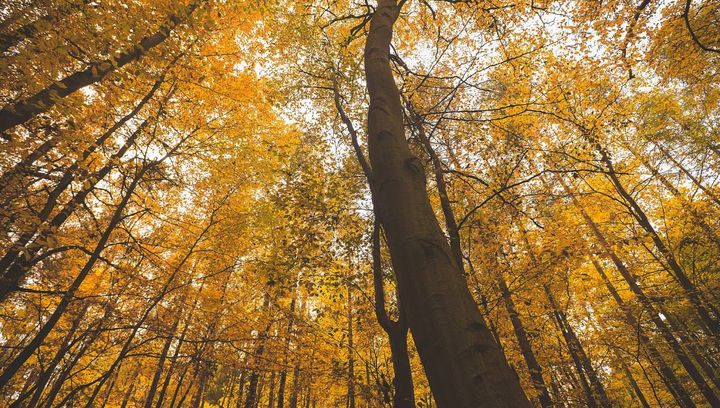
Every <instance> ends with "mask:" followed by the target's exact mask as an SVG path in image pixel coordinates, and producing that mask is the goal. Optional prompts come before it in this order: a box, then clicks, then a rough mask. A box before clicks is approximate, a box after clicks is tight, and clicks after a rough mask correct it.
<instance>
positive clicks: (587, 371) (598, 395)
mask: <svg viewBox="0 0 720 408" xmlns="http://www.w3.org/2000/svg"><path fill="white" fill-rule="evenodd" d="M544 289H545V294H546V295H547V298H548V301H549V302H550V306H551V307H552V310H553V315H554V316H555V319H556V321H557V324H558V326H559V328H560V331H561V333H562V335H563V337H564V338H565V342H566V343H567V346H568V350H569V351H570V355H571V357H572V358H573V361H574V362H575V365H576V368H577V369H578V375H579V376H580V379H581V383H582V385H583V388H584V389H585V392H586V394H587V396H588V403H589V404H590V405H591V406H593V407H596V406H600V407H603V408H604V407H611V406H612V403H611V402H610V398H608V396H607V393H606V392H605V387H603V385H602V382H601V381H600V378H599V377H598V375H597V372H596V371H595V368H594V367H593V366H592V363H591V362H590V358H589V357H588V356H587V353H586V352H585V348H584V347H583V346H582V343H580V340H579V339H578V337H577V334H575V330H574V329H573V328H572V326H571V325H570V323H569V322H568V320H567V316H566V315H565V312H564V311H563V310H562V309H560V307H559V305H558V304H557V302H556V301H555V297H554V296H553V294H552V292H551V291H550V288H549V287H548V286H547V285H544ZM585 378H587V381H589V384H588V383H587V382H586V380H585ZM598 404H599V405H598Z"/></svg>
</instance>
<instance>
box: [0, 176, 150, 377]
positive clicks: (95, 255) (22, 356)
mask: <svg viewBox="0 0 720 408" xmlns="http://www.w3.org/2000/svg"><path fill="white" fill-rule="evenodd" d="M148 168H149V167H147V166H146V167H143V169H142V170H141V171H140V172H139V173H138V174H137V175H136V176H135V178H134V179H133V181H132V183H131V184H130V186H129V187H128V188H127V191H126V192H125V195H124V196H123V199H122V200H121V201H120V203H119V204H118V206H117V207H116V208H115V212H114V213H113V216H112V218H111V219H110V222H109V224H108V226H107V228H105V232H104V233H103V235H102V237H101V238H100V240H99V241H98V243H97V245H96V246H95V249H94V250H93V252H92V254H91V255H90V258H89V259H88V261H87V262H86V263H85V266H84V267H83V269H82V270H81V271H80V273H79V274H78V276H77V277H76V278H75V280H74V281H73V283H72V284H71V285H70V287H69V288H68V289H67V291H66V292H65V294H64V295H63V297H62V299H61V300H60V303H58V305H57V307H56V308H55V311H54V312H53V313H52V315H50V317H49V318H48V320H47V321H46V322H45V323H44V324H43V326H42V327H41V328H40V331H39V332H38V333H37V334H36V335H35V337H34V338H33V339H32V340H31V341H30V343H28V345H27V346H25V347H24V348H23V349H22V351H20V353H19V354H18V355H17V356H16V357H15V358H14V359H13V360H12V362H10V363H9V364H8V365H7V367H5V369H4V370H3V372H2V374H0V388H3V387H4V386H5V385H6V384H7V383H8V381H10V379H11V378H12V377H13V376H14V375H15V373H16V372H17V371H18V370H19V369H20V367H21V366H22V365H23V364H24V363H25V361H27V359H28V358H30V356H31V355H32V354H33V353H34V352H35V350H37V348H38V347H40V345H41V344H42V342H43V341H44V340H45V338H46V337H47V335H48V334H49V333H50V331H51V330H52V329H53V327H55V324H56V323H57V322H58V320H60V316H62V314H63V313H64V312H65V309H67V307H68V305H69V304H70V302H71V301H72V299H73V298H74V296H75V292H76V291H77V290H78V288H79V287H80V285H81V284H82V282H83V281H84V280H85V277H86V276H87V275H88V273H90V271H91V270H92V268H93V266H94V265H95V262H97V260H98V259H99V258H100V254H101V253H102V251H103V250H104V249H105V244H107V241H108V240H109V239H110V235H111V234H112V232H113V231H114V230H115V227H116V226H117V225H118V224H119V223H120V221H121V220H122V218H123V212H124V210H125V206H126V205H127V203H128V202H129V201H130V197H132V195H133V192H134V191H135V188H136V187H137V185H138V184H139V183H140V180H141V179H142V176H143V174H144V173H145V171H147V169H148Z"/></svg>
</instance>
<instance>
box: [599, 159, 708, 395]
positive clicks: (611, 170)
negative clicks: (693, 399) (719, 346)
mask: <svg viewBox="0 0 720 408" xmlns="http://www.w3.org/2000/svg"><path fill="white" fill-rule="evenodd" d="M597 149H598V151H599V152H600V155H601V160H602V162H603V164H604V165H605V167H606V168H607V175H608V177H609V178H610V180H611V181H612V184H613V186H614V187H615V190H616V191H617V192H618V193H619V194H620V195H621V196H622V198H623V199H624V200H625V202H626V203H627V206H628V208H629V210H630V212H631V214H632V215H633V217H634V218H635V219H636V220H637V222H638V224H639V225H640V226H641V227H642V228H643V229H644V230H645V231H646V232H647V233H648V235H650V238H651V239H652V240H653V243H654V244H655V247H656V248H657V250H658V251H659V252H660V254H661V255H662V256H663V258H664V259H665V262H667V264H668V267H669V268H670V272H671V273H670V274H671V275H672V276H673V277H674V278H675V280H676V281H677V282H678V283H679V284H680V287H681V288H682V289H683V291H684V292H685V294H686V295H687V297H688V299H689V300H690V303H691V304H692V305H693V307H694V308H695V311H696V312H697V314H698V315H699V316H700V320H701V322H702V326H703V328H704V329H705V330H706V331H707V332H708V335H709V336H711V337H714V336H720V324H718V321H717V320H716V319H713V317H711V316H710V313H709V312H708V311H707V309H706V308H705V305H704V304H703V303H704V302H703V299H702V296H701V294H700V292H699V291H698V290H697V288H696V287H695V285H694V284H693V283H692V282H691V281H690V279H689V278H688V277H687V274H686V273H685V271H684V270H683V268H682V267H681V266H680V264H679V263H678V262H677V260H676V259H675V255H674V254H673V253H672V251H671V250H670V249H669V248H668V247H667V246H666V245H665V242H663V240H662V238H660V235H658V233H657V231H655V227H653V225H652V223H651V222H650V220H649V219H648V217H647V215H646V214H645V212H644V211H643V209H642V208H641V207H640V205H639V204H638V203H637V201H636V200H635V199H634V198H633V197H632V196H631V195H630V194H629V193H628V192H627V190H626V189H625V187H624V186H623V184H622V182H621V181H620V179H619V178H618V176H617V173H616V172H615V167H614V165H613V162H612V160H611V158H610V155H609V153H608V152H607V150H606V149H605V148H603V147H602V146H600V145H597ZM716 318H717V316H716ZM717 404H718V405H720V400H718V402H717Z"/></svg>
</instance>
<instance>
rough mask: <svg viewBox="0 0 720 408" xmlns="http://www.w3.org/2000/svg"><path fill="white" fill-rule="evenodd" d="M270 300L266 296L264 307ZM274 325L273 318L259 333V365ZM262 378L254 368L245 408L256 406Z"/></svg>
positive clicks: (256, 358)
mask: <svg viewBox="0 0 720 408" xmlns="http://www.w3.org/2000/svg"><path fill="white" fill-rule="evenodd" d="M269 302H270V300H269V298H268V297H267V296H266V297H265V301H264V302H263V303H264V305H263V309H265V308H267V305H268V304H269ZM271 326H272V320H271V321H269V322H268V324H267V326H265V330H264V331H263V332H262V333H260V334H259V335H258V340H259V341H260V344H258V347H257V349H256V351H255V362H256V364H257V365H258V366H259V365H260V363H261V362H262V359H263V354H264V353H265V340H266V338H267V334H268V333H269V332H270V327H271ZM259 380H260V372H259V371H258V370H257V369H256V370H253V372H252V374H250V382H249V383H248V390H247V399H246V400H245V408H254V407H255V404H256V399H258V395H259V394H258V391H257V390H258V381H259Z"/></svg>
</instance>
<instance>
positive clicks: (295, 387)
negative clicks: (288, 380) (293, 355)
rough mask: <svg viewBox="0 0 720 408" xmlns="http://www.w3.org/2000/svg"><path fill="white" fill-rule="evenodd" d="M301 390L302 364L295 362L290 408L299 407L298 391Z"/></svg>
mask: <svg viewBox="0 0 720 408" xmlns="http://www.w3.org/2000/svg"><path fill="white" fill-rule="evenodd" d="M299 391H300V365H299V364H295V368H294V369H293V385H292V391H291V392H290V401H289V403H290V408H297V407H298V392H299Z"/></svg>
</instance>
